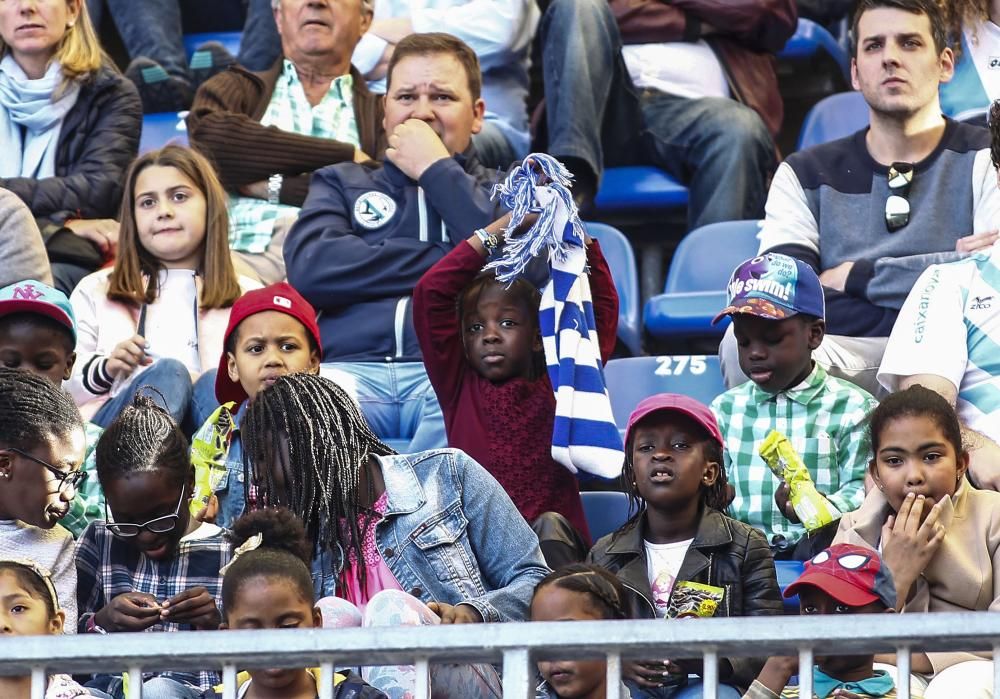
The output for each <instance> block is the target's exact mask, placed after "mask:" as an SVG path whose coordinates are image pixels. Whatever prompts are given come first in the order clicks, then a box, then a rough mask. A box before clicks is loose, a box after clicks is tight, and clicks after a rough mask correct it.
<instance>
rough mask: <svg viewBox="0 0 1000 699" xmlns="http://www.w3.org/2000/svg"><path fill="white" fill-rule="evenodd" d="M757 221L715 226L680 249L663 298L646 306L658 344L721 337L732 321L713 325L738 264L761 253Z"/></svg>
mask: <svg viewBox="0 0 1000 699" xmlns="http://www.w3.org/2000/svg"><path fill="white" fill-rule="evenodd" d="M759 228H760V223H759V222H758V221H724V222H722V223H711V224H709V225H707V226H702V227H701V228H696V229H695V230H693V231H691V232H690V233H688V234H687V235H686V236H684V238H683V239H682V240H681V242H680V245H678V246H677V251H676V252H675V253H674V257H673V260H671V262H670V270H669V272H667V282H666V285H665V287H664V290H663V292H664V293H662V294H659V295H657V296H654V297H653V298H651V299H650V300H649V301H648V302H647V303H646V309H645V319H644V324H645V327H646V331H647V332H648V333H649V334H650V335H652V336H653V337H655V338H658V339H678V338H680V339H683V338H696V337H721V335H722V333H723V332H724V331H725V329H726V324H727V323H728V322H729V321H728V320H722V321H720V322H719V323H718V325H712V318H714V317H715V315H716V314H717V313H718V312H719V311H721V310H722V309H723V308H725V306H726V284H727V283H728V282H729V277H730V275H732V273H733V269H735V268H736V265H738V264H739V263H741V262H743V261H744V260H746V259H749V258H751V257H753V256H754V255H756V254H757V247H758V244H757V231H758V230H759Z"/></svg>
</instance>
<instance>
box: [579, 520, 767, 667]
mask: <svg viewBox="0 0 1000 699" xmlns="http://www.w3.org/2000/svg"><path fill="white" fill-rule="evenodd" d="M645 529H646V514H645V512H643V513H641V514H640V515H639V518H638V520H637V522H636V524H635V526H628V525H626V527H624V528H622V529H619V530H618V531H617V532H614V533H612V534H608V535H607V536H605V537H603V538H602V539H600V540H599V541H598V542H597V543H596V544H594V548H592V549H591V550H590V555H589V556H588V557H587V560H588V562H590V563H594V564H596V565H599V566H601V567H603V568H607V569H608V570H610V571H611V572H612V573H614V574H615V575H616V576H618V579H619V580H621V582H622V584H623V585H624V586H625V590H626V592H627V593H628V598H627V600H626V604H627V607H626V611H628V612H629V616H630V617H631V618H633V619H652V618H655V617H656V616H657V614H656V609H655V607H654V606H653V591H652V588H651V587H650V584H649V573H648V571H647V569H646V550H645V548H644V546H643V533H644V531H645ZM681 581H688V582H696V583H702V584H707V585H713V586H715V587H721V588H724V589H725V594H724V596H723V598H722V602H721V603H720V604H719V607H718V609H717V610H716V612H715V616H727V617H728V616H766V615H774V614H781V613H782V604H781V592H780V591H779V589H778V579H777V576H776V575H775V572H774V560H773V559H772V558H771V549H770V548H768V545H767V540H766V539H765V538H764V535H763V534H761V533H760V532H759V531H757V530H756V529H754V528H753V527H751V526H749V525H747V524H744V523H743V522H738V521H736V520H735V519H732V518H731V517H727V516H726V515H724V514H722V513H721V512H719V511H718V510H713V509H711V508H708V507H705V508H703V509H702V513H701V522H700V523H699V525H698V532H697V534H695V537H694V540H693V541H692V542H691V546H690V547H689V548H688V550H687V554H686V555H685V556H684V561H683V563H681V568H680V571H678V573H677V581H676V582H681ZM676 582H675V585H676ZM665 623H669V622H665ZM682 623H697V621H684V622H682ZM763 664H764V663H763V659H753V658H720V659H719V675H720V679H721V680H723V681H725V682H730V683H732V684H737V685H740V686H742V687H746V686H748V685H749V684H750V683H751V682H752V681H753V679H754V678H755V677H756V676H757V673H758V672H759V671H760V669H761V667H763Z"/></svg>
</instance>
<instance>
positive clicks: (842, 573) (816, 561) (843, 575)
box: [784, 544, 896, 608]
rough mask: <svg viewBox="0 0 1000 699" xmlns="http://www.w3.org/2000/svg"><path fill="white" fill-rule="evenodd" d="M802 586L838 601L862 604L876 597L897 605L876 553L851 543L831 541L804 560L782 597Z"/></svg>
mask: <svg viewBox="0 0 1000 699" xmlns="http://www.w3.org/2000/svg"><path fill="white" fill-rule="evenodd" d="M804 585H809V586H811V587H815V588H818V589H820V590H822V591H823V592H825V593H826V594H828V595H830V596H831V597H833V598H834V599H835V600H837V601H838V602H840V603H841V604H846V605H848V606H851V607H863V606H864V605H866V604H871V603H872V602H875V601H876V600H879V601H881V602H882V604H884V605H885V606H886V607H887V608H889V607H892V608H895V607H896V584H895V583H894V582H893V580H892V574H891V573H890V572H889V569H888V568H887V567H886V566H885V565H883V563H882V559H881V558H879V555H878V552H877V551H873V550H872V549H868V548H864V547H863V546H855V545H853V544H834V545H833V546H831V547H830V548H828V549H824V550H823V551H820V552H819V553H818V554H816V555H815V556H813V559H812V560H811V561H806V568H805V571H803V573H802V575H800V576H799V577H798V579H796V580H795V582H793V583H792V584H791V585H789V586H788V587H787V588H785V593H784V594H785V597H792V596H793V595H796V594H798V592H799V589H801V588H802V587H803V586H804Z"/></svg>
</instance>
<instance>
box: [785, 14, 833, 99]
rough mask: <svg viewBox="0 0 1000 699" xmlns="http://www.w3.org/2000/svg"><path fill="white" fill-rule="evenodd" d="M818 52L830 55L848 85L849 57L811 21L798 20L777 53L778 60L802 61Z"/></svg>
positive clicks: (825, 31)
mask: <svg viewBox="0 0 1000 699" xmlns="http://www.w3.org/2000/svg"><path fill="white" fill-rule="evenodd" d="M820 51H825V52H826V53H827V54H829V55H830V58H832V59H833V60H834V62H835V63H836V64H837V67H838V68H840V71H841V73H843V75H844V79H845V80H847V82H848V84H850V80H851V57H850V56H849V55H848V54H847V51H845V50H844V47H843V46H842V45H841V44H840V42H838V41H837V39H836V38H835V37H834V36H833V34H831V33H830V32H829V31H827V30H826V29H825V28H824V27H823V26H822V25H819V24H816V23H815V22H813V21H812V20H808V19H802V18H800V19H799V24H798V27H796V29H795V34H793V35H792V36H791V38H790V39H789V40H788V41H787V42H786V43H785V47H784V48H783V49H781V51H779V52H778V58H779V59H788V60H802V59H808V58H812V57H813V56H815V55H816V54H818V53H819V52H820Z"/></svg>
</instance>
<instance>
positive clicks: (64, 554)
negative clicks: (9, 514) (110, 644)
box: [0, 519, 76, 633]
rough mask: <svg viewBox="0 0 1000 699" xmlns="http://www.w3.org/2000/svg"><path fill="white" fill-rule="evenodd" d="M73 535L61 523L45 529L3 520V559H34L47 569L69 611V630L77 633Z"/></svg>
mask: <svg viewBox="0 0 1000 699" xmlns="http://www.w3.org/2000/svg"><path fill="white" fill-rule="evenodd" d="M73 549H74V546H73V535H72V534H70V533H69V532H68V531H67V530H66V529H63V528H62V527H61V526H59V525H58V524H57V525H56V526H54V527H52V529H42V528H41V527H34V526H32V525H30V524H25V523H24V522H21V521H19V520H16V519H0V559H2V558H6V559H15V560H17V559H20V560H29V561H33V562H34V563H35V564H36V565H38V566H40V567H42V568H46V569H48V571H49V572H50V573H51V575H52V583H53V584H54V585H55V588H56V596H57V597H59V605H60V606H61V607H62V610H63V611H64V612H66V633H76V559H75V558H74V556H73Z"/></svg>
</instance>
